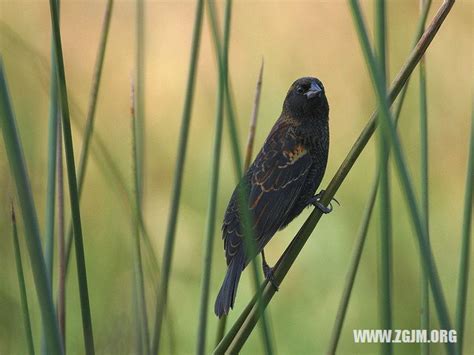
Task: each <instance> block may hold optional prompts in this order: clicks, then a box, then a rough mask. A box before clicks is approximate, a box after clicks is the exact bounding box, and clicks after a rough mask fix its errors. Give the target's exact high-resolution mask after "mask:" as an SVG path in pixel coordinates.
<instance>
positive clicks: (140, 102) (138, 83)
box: [134, 0, 145, 205]
mask: <svg viewBox="0 0 474 355" xmlns="http://www.w3.org/2000/svg"><path fill="white" fill-rule="evenodd" d="M135 26H136V29H135V37H136V49H135V117H136V119H135V120H134V122H135V126H136V127H135V135H136V137H135V142H136V150H137V154H136V159H137V175H138V177H137V178H138V190H137V195H138V201H139V203H140V205H141V204H142V202H143V181H144V170H145V168H144V166H145V3H144V0H137V3H136V19H135Z"/></svg>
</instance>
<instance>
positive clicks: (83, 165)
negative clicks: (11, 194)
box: [66, 0, 114, 273]
mask: <svg viewBox="0 0 474 355" xmlns="http://www.w3.org/2000/svg"><path fill="white" fill-rule="evenodd" d="M113 5H114V0H107V4H106V6H105V13H104V20H103V22H102V30H101V35H100V41H99V49H98V51H97V57H96V62H95V67H94V74H93V77H92V83H91V91H90V94H89V107H88V109H87V116H86V126H85V128H84V133H83V143H82V148H81V158H80V161H79V169H78V171H77V182H78V185H77V186H78V194H79V199H81V196H82V191H83V187H84V180H85V176H86V170H87V162H88V159H89V147H90V142H91V138H92V133H93V130H94V121H95V112H96V108H97V101H98V96H99V88H100V82H101V78H102V69H103V67H104V58H105V49H106V47H107V39H108V36H109V29H110V21H111V19H112V10H113ZM72 238H73V226H72V223H69V227H68V232H67V244H66V273H67V270H68V268H69V260H70V256H71V248H72Z"/></svg>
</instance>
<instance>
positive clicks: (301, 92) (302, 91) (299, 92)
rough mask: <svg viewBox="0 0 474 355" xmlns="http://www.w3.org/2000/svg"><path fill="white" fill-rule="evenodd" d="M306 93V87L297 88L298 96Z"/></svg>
mask: <svg viewBox="0 0 474 355" xmlns="http://www.w3.org/2000/svg"><path fill="white" fill-rule="evenodd" d="M304 91H305V90H304V87H302V86H298V87H297V88H296V92H297V93H298V94H303V93H304Z"/></svg>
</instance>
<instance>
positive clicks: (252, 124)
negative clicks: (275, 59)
mask: <svg viewBox="0 0 474 355" xmlns="http://www.w3.org/2000/svg"><path fill="white" fill-rule="evenodd" d="M263 66H264V62H263V58H262V64H261V65H260V71H259V73H258V79H257V87H256V88H255V98H254V101H253V109H252V116H251V117H250V126H249V135H248V138H247V149H246V152H245V162H244V171H247V169H248V168H249V166H250V162H251V161H252V152H253V143H254V141H255V131H256V130H257V118H258V109H259V107H260V96H261V94H262V80H263Z"/></svg>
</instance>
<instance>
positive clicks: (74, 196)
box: [49, 0, 95, 355]
mask: <svg viewBox="0 0 474 355" xmlns="http://www.w3.org/2000/svg"><path fill="white" fill-rule="evenodd" d="M49 4H50V10H51V25H52V29H53V36H54V46H55V53H56V62H57V66H58V75H57V80H58V89H59V94H60V102H61V113H62V123H63V135H64V148H65V152H66V162H67V174H68V182H69V198H70V202H71V216H72V220H73V229H74V241H75V246H76V262H77V276H78V281H79V294H80V300H81V314H82V327H83V334H84V345H85V350H86V354H88V355H92V354H94V353H95V351H94V336H93V331H92V317H91V311H90V303H89V291H88V286H87V272H86V262H85V255H84V242H83V236H82V223H81V213H80V209H79V195H78V185H77V179H76V167H75V162H74V147H73V141H72V133H71V121H70V117H69V103H68V97H67V86H66V75H65V71H64V61H63V55H62V44H61V32H60V27H59V13H58V6H57V4H56V2H55V0H50V3H49Z"/></svg>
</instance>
